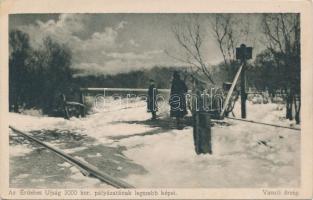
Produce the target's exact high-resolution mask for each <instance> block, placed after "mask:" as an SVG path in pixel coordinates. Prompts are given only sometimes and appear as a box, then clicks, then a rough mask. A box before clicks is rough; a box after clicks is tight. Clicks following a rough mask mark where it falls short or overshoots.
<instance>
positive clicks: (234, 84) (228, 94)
mask: <svg viewBox="0 0 313 200" xmlns="http://www.w3.org/2000/svg"><path fill="white" fill-rule="evenodd" d="M242 68H243V64H242V65H241V66H240V68H239V69H238V71H237V73H236V76H235V78H234V80H233V83H232V84H231V87H230V89H229V91H228V93H227V96H226V100H225V103H224V106H223V109H222V112H221V114H220V117H224V113H225V110H226V108H227V106H228V103H229V100H230V97H231V95H232V93H233V91H234V88H235V86H236V84H237V81H238V78H239V75H240V73H241V70H242Z"/></svg>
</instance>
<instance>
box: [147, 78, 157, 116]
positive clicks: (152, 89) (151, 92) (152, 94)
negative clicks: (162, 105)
mask: <svg viewBox="0 0 313 200" xmlns="http://www.w3.org/2000/svg"><path fill="white" fill-rule="evenodd" d="M157 92H158V91H157V88H156V86H155V83H154V80H152V79H150V85H149V89H148V99H147V112H151V114H152V119H153V120H154V119H156V112H157V111H158V104H157V99H156V96H157Z"/></svg>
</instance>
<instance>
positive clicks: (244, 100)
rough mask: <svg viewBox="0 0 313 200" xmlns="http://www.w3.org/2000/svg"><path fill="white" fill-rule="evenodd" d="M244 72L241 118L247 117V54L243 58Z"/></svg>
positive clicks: (241, 80)
mask: <svg viewBox="0 0 313 200" xmlns="http://www.w3.org/2000/svg"><path fill="white" fill-rule="evenodd" d="M242 64H243V67H242V72H241V77H240V90H241V91H240V97H241V118H243V119H245V118H246V117H247V113H246V100H247V95H246V59H245V56H243V58H242Z"/></svg>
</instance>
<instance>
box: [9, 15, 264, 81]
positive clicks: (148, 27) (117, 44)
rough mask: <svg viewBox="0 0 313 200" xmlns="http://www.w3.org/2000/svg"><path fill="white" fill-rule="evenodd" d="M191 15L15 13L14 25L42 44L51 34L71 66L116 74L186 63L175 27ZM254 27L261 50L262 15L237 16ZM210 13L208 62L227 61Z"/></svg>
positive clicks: (203, 19) (205, 20) (205, 21)
mask: <svg viewBox="0 0 313 200" xmlns="http://www.w3.org/2000/svg"><path fill="white" fill-rule="evenodd" d="M186 16H187V14H22V15H21V14H19V15H10V29H20V30H22V31H25V32H27V33H28V34H29V35H30V40H31V44H32V46H33V47H35V48H38V47H39V46H40V45H41V44H42V39H43V38H45V37H46V36H50V37H52V38H54V39H55V40H57V41H58V42H60V43H65V44H67V45H68V46H69V47H70V49H71V50H72V53H73V61H72V68H75V69H80V70H81V74H80V75H88V74H94V75H96V74H114V73H118V72H126V71H130V70H134V69H138V68H143V67H146V68H149V67H153V66H156V65H158V66H173V65H181V64H182V63H179V62H178V61H176V60H174V59H173V58H171V57H169V56H168V55H167V54H166V53H165V52H164V50H167V51H168V52H169V53H170V54H172V55H177V54H180V55H182V54H181V53H182V52H181V51H180V49H179V48H178V47H179V46H178V44H177V42H176V40H175V39H174V37H173V33H172V31H171V27H172V26H173V24H175V23H179V22H181V21H182V20H183V19H184V18H186ZM238 16H241V18H242V19H243V20H246V21H247V23H249V26H250V29H251V30H250V31H251V33H250V36H251V38H250V39H249V40H247V39H244V38H242V40H245V41H242V42H244V43H247V45H251V46H254V49H255V51H254V52H258V51H260V49H263V48H264V47H263V46H262V43H261V44H260V42H259V40H260V37H261V36H260V31H259V30H258V28H259V27H260V15H258V14H245V15H238ZM209 18H210V14H200V17H199V21H200V23H201V27H202V34H203V37H204V41H203V49H202V51H203V54H204V55H205V56H204V57H205V60H206V62H207V63H210V64H216V63H218V62H220V61H222V56H221V54H220V52H219V48H218V45H217V43H216V41H215V39H214V37H213V36H212V32H211V31H210V26H209Z"/></svg>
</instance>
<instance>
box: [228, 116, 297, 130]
mask: <svg viewBox="0 0 313 200" xmlns="http://www.w3.org/2000/svg"><path fill="white" fill-rule="evenodd" d="M225 118H228V119H232V120H238V121H243V122H249V123H254V124H260V125H266V126H273V127H276V128H286V129H292V130H296V131H301V129H300V128H295V127H288V126H281V125H277V124H269V123H265V122H257V121H253V120H247V119H238V118H234V117H225Z"/></svg>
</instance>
